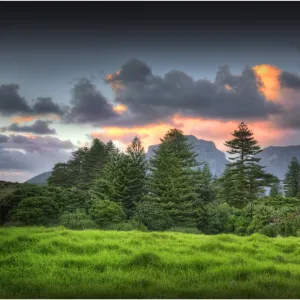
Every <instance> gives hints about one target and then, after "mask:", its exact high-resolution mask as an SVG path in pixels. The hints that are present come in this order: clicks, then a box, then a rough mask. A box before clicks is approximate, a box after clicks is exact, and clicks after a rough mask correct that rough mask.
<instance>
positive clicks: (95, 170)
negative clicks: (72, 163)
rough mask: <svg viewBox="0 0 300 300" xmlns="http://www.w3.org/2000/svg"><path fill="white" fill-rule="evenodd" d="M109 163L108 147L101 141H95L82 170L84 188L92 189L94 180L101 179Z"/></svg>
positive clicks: (86, 156)
mask: <svg viewBox="0 0 300 300" xmlns="http://www.w3.org/2000/svg"><path fill="white" fill-rule="evenodd" d="M107 161H108V151H107V147H106V145H105V144H104V143H103V142H101V141H100V140H98V139H94V140H93V143H92V146H91V147H90V149H89V150H88V151H87V153H86V155H85V162H84V166H83V170H82V171H83V178H82V188H84V189H89V188H91V186H92V185H93V182H94V180H96V179H98V178H101V176H102V175H103V170H104V166H105V164H106V163H107Z"/></svg>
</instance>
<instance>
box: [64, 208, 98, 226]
mask: <svg viewBox="0 0 300 300" xmlns="http://www.w3.org/2000/svg"><path fill="white" fill-rule="evenodd" d="M59 224H60V225H63V226H65V227H66V228H69V229H75V230H76V229H77V230H80V229H90V228H97V227H98V226H97V224H96V223H95V222H94V221H93V220H92V219H91V218H90V216H88V215H87V214H86V213H84V212H82V211H80V210H77V211H76V212H65V213H63V214H62V215H61V216H60V218H59Z"/></svg>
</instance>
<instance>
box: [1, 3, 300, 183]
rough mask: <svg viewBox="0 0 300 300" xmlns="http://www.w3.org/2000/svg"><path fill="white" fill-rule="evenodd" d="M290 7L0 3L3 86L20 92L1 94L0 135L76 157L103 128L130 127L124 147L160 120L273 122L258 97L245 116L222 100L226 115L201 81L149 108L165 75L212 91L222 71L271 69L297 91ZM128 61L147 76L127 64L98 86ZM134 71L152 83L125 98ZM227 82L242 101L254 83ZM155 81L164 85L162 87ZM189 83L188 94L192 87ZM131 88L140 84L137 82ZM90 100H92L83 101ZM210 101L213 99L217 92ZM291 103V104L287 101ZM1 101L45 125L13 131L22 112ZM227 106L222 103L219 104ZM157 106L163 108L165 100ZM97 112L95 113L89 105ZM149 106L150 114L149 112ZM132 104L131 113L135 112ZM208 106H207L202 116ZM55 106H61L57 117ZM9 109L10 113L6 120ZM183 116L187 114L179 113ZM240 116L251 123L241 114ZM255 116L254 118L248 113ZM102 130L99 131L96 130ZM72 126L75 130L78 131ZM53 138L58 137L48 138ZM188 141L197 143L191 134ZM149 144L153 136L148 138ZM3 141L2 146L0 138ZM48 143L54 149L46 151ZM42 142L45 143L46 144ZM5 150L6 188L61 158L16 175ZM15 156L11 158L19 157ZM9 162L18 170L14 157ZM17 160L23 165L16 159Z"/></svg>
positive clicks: (298, 63) (294, 10)
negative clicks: (122, 90) (28, 138)
mask: <svg viewBox="0 0 300 300" xmlns="http://www.w3.org/2000/svg"><path fill="white" fill-rule="evenodd" d="M297 4H298V3H297V2H268V1H267V2H1V4H0V85H10V84H14V85H18V86H19V89H18V91H16V89H15V87H13V86H9V88H7V86H4V87H2V94H1V87H0V128H5V129H3V130H2V131H3V134H4V135H7V136H9V135H10V134H15V135H16V134H19V135H23V134H24V132H28V134H31V135H34V134H41V133H42V132H44V133H45V135H44V137H45V139H48V138H49V135H50V136H51V137H53V138H54V137H55V138H57V139H58V140H59V141H66V140H70V141H71V142H72V143H73V144H74V147H76V146H78V144H77V142H80V143H83V142H86V141H88V140H89V139H88V138H87V135H90V134H91V133H93V132H99V130H100V132H101V130H102V129H103V128H105V126H110V127H112V126H120V128H121V127H122V128H123V129H122V130H125V129H124V126H125V127H126V126H127V129H126V130H127V131H126V132H129V133H128V134H129V136H128V137H127V138H128V139H129V138H131V135H132V134H134V133H135V132H134V131H132V130H131V129H130V128H132V127H133V126H140V127H143V128H146V127H147V126H150V125H149V124H150V123H151V120H153V122H152V123H157V122H158V121H159V120H164V122H165V123H166V124H171V123H170V118H171V116H172V115H174V114H177V113H179V114H181V115H182V114H183V115H185V116H187V115H188V116H193V117H200V116H201V118H206V119H208V120H214V121H216V120H221V121H222V122H223V121H224V120H226V122H229V121H230V120H231V119H230V118H232V120H237V118H238V117H239V116H240V117H241V118H246V117H249V118H250V117H251V118H256V117H257V118H264V116H265V115H269V114H274V113H275V111H277V113H278V110H279V108H278V107H275V106H276V105H273V104H272V105H273V106H274V107H273V106H272V105H271V104H270V103H267V105H265V104H264V102H259V101H262V100H261V99H258V98H259V97H258V98H257V95H256V94H255V95H252V94H251V93H250V92H249V93H250V94H249V93H248V94H247V95H245V96H243V99H246V100H243V101H248V100H247V99H249V101H250V102H251V101H252V102H251V103H254V102H255V101H256V100H255V99H258V100H257V101H258V102H257V103H258V104H257V105H258V106H255V105H254V104H253V105H251V107H252V108H253V109H252V110H251V107H250V108H249V109H248V107H247V106H246V105H245V107H241V108H240V109H237V110H236V111H235V110H232V108H231V104H230V101H229V100H228V101H229V102H228V103H227V102H226V101H227V100H224V103H226V105H225V104H224V106H220V105H219V104H218V103H219V102H218V101H223V100H217V99H219V98H218V97H219V96H216V97H215V98H211V97H212V96H211V94H209V93H211V92H212V91H213V90H214V89H216V86H213V85H207V84H206V82H205V81H201V82H198V83H195V85H194V83H193V84H192V83H191V85H187V86H188V87H189V88H187V90H189V91H193V92H189V93H188V94H184V93H183V95H184V96H182V98H178V99H177V98H176V99H175V98H174V99H173V100H172V101H171V102H170V103H171V104H172V105H171V106H174V107H171V106H170V105H169V104H167V105H166V107H161V106H155V105H154V106H152V104H153V103H154V102H155V101H156V100H155V99H156V98H157V97H158V99H159V97H163V98H164V96H161V94H160V91H161V90H164V89H166V84H167V83H168V84H170V82H169V81H168V80H171V81H172V80H173V79H172V78H173V77H172V76H173V75H172V76H171V77H170V76H169V77H168V80H167V79H166V77H164V76H165V74H167V73H168V72H170V71H171V70H179V71H180V72H183V73H184V74H187V75H188V76H190V77H192V78H193V79H194V80H195V81H197V80H203V78H205V79H207V80H209V81H210V82H214V81H215V78H216V75H217V72H218V69H219V67H220V66H224V65H228V66H229V68H230V72H232V74H241V72H242V71H243V70H244V68H245V67H247V66H248V67H249V68H252V67H253V66H257V65H271V66H276V67H277V68H279V69H280V70H282V71H286V72H287V73H284V74H285V78H284V80H285V81H284V82H287V81H288V82H289V83H290V84H293V86H294V87H295V86H296V87H297V86H298V77H295V76H294V77H293V74H296V73H298V72H299V70H300V53H299V45H300V18H299V13H298V12H299V9H298V6H299V5H297ZM130 59H138V60H140V61H141V62H143V63H145V65H146V66H144V65H143V64H142V63H137V62H136V61H134V62H131V64H129V66H127V69H126V68H125V69H126V70H127V71H126V72H127V73H126V72H125V71H124V72H125V73H126V76H125V75H124V74H125V73H124V72H123V73H124V74H123V73H122V74H123V75H122V76H123V77H122V78H121V77H120V78H117V77H116V78H115V79H116V80H115V81H110V82H105V81H104V78H105V76H106V75H107V74H114V72H116V70H118V69H122V66H123V65H124V64H125V63H126V62H127V61H129V60H130ZM141 65H142V67H143V68H144V69H145V72H146V73H147V72H148V71H147V70H148V69H147V68H148V67H149V68H150V69H151V72H148V73H149V74H148V73H147V74H148V75H149V76H150V77H151V76H154V77H153V78H152V77H151V78H152V79H151V80H152V81H151V80H150V82H151V84H150V83H149V82H147V84H145V85H143V87H141V86H139V89H137V87H136V86H135V89H132V86H131V81H130V76H131V75H130V74H129V73H130V72H132V74H133V75H132V76H134V72H135V70H136V68H137V66H138V68H140V67H141ZM125 69H124V70H125ZM224 72H225V73H224ZM226 72H227V71H224V70H223V73H224V74H225V75H226V76H227V77H226V76H225V75H224V74H223V75H222V76H225V77H226V78H227V79H228V80H229V81H228V82H231V84H232V86H234V84H236V85H237V86H238V87H239V91H240V90H241V89H242V90H243V93H244V89H245V88H244V86H245V84H246V83H247V84H248V82H250V81H251V80H252V79H251V74H250V75H249V74H248V73H247V72H246V73H245V74H244V75H243V77H241V78H239V79H238V78H237V77H235V76H233V75H232V74H229V73H228V72H227V73H226ZM128 74H129V75H130V76H129V75H128ZM184 74H183V75H182V74H181V73H180V74H179V75H178V74H177V75H176V76H183V77H184V76H185V75H184ZM140 75H141V74H140ZM140 75H139V76H140ZM155 76H156V77H155ZM219 76H221V75H219ZM228 76H229V77H228ZM83 77H85V78H86V79H87V81H84V82H83V81H81V82H80V88H81V89H79V88H78V89H77V90H76V91H77V94H76V95H77V96H76V95H75V96H74V95H73V94H74V87H75V86H74V85H75V84H76V82H78V80H79V79H80V78H83ZM158 77H159V78H160V79H159V80H158V79H157V78H158ZM155 78H156V79H155ZM170 78H171V79H170ZM154 79H155V80H156V81H155V80H154ZM181 79H182V78H181ZM227 79H226V80H227ZM76 80H77V81H76ZM147 80H148V79H147ZM153 80H154V81H153ZM162 80H164V82H163V83H162V82H161V81H162ZM186 80H187V81H186V82H187V84H188V82H189V79H186ZM222 80H223V79H222ZM249 80H250V81H249ZM137 81H138V82H142V79H141V80H137ZM90 82H92V85H91V84H90ZM116 82H117V83H120V82H122V84H123V85H126V86H127V87H128V86H129V85H130V92H131V94H130V95H129V96H128V95H127V96H126V97H125V96H124V95H123V96H122V97H121V96H120V95H117V94H116V93H115V90H114V88H112V87H113V84H114V83H116ZM282 82H283V80H282ZM144 83H145V82H144ZM144 83H143V84H144ZM153 84H154V85H156V89H157V90H156V92H155V93H156V94H155V97H156V98H153V99H154V100H153V101H154V102H153V103H152V102H151V101H152V100H151V99H152V98H151V97H153V95H149V94H145V90H143V91H144V93H143V94H138V93H140V92H141V88H145V87H147V88H149V86H152V85H153ZM189 84H190V83H189ZM250 85H251V84H250ZM241 86H242V87H241ZM194 89H195V90H194ZM254 89H255V88H254ZM72 91H73V94H72ZM91 91H92V92H91ZM181 91H183V90H181ZM201 91H204V92H203V95H202V98H201V99H202V100H199V101H200V102H201V101H204V103H206V104H203V103H202V104H203V105H204V106H203V105H202V106H199V105H198V102H197V101H198V100H197V99H196V98H197V97H196V96H195V95H197V93H198V94H201V93H202V92H201ZM9 93H12V94H13V96H11V94H10V97H11V98H9V97H8V94H9ZM91 93H93V95H94V96H93V97H94V98H93V97H91V96H90V95H91ZM193 93H195V95H194V94H193ZM213 93H217V92H216V91H215V90H214V91H213ZM191 94H193V96H191ZM72 95H73V96H72ZM95 95H96V96H95ZM137 95H138V96H137ZM215 95H217V94H215ZM194 96H195V97H196V98H195V99H194V98H193V97H194ZM248 96H249V97H248ZM1 97H2V98H1ZM72 97H73V98H72ZM76 97H77V98H76ZM134 97H137V99H138V102H132V103H131V102H130V101H136V100H135V98H134ZM185 97H186V98H185ZM233 97H234V96H233ZM285 97H287V96H285ZM289 97H292V96H290V95H289ZM295 97H296V98H297V97H298V96H293V99H296V98H295ZM37 98H42V100H39V101H40V102H39V105H40V106H38V105H37V106H34V103H35V102H34V101H37V100H36V99H37ZM8 99H15V100H10V103H13V101H19V102H18V103H19V104H20V103H21V102H22V101H23V100H24V99H25V100H24V101H25V102H26V103H28V105H27V104H26V105H27V106H26V105H25V104H24V103H25V102H24V103H23V104H24V105H23V110H26V113H27V114H29V113H30V114H32V115H33V116H39V119H38V118H37V117H35V118H34V119H32V120H31V121H32V122H34V121H36V120H38V121H40V120H42V121H44V123H43V122H42V123H41V122H38V123H36V124H33V123H30V122H27V123H21V122H20V123H18V124H17V125H16V124H12V123H13V122H14V121H15V120H14V119H13V117H18V116H23V115H24V113H25V112H24V111H23V112H22V111H21V110H20V107H19V108H18V109H19V111H17V104H13V105H12V104H10V107H8V106H7V105H6V106H5V105H4V103H8ZM22 99H23V100H22ZM47 99H48V100H47ZM49 99H50V100H49ZM72 99H73V100H72ZM182 99H187V100H184V101H186V102H184V105H182V103H181V102H180V101H183V100H182ZM209 99H210V100H209ZM220 99H223V98H222V97H221V98H220ZM225 99H227V98H226V96H225ZM230 99H231V98H230ZM253 99H254V100H253ZM297 99H298V98H297ZM164 100H166V99H165V98H164ZM1 101H2V106H1ZM5 101H6V102H5ZM32 101H33V102H32ZM72 101H73V102H72ZM97 101H98V102H97ZM143 101H144V102H143ZM147 101H148V102H147ZM205 101H206V102H205ZM214 101H216V103H217V108H216V109H212V110H211V109H210V105H212V103H215V102H214ZM295 101H296V100H295ZM96 102H97V104H95V103H96ZM150 102H151V103H152V104H151V106H149V107H148V106H147V105H149V103H150ZM200 102H199V103H200ZM16 103H17V102H16ZM31 103H32V104H31ZM87 103H93V105H92V106H94V107H98V110H97V109H94V111H91V110H90V108H89V107H87ZM133 103H135V104H134V105H135V108H134V105H133ZM180 103H181V104H180ZM207 103H209V107H208V104H207ZM116 104H122V105H126V106H127V107H128V111H130V112H132V113H133V115H134V116H135V118H131V119H130V120H129V119H128V118H127V119H126V118H125V119H124V120H117V119H113V120H116V121H113V122H112V121H111V120H110V119H108V117H112V118H114V117H115V116H114V113H113V112H111V107H110V105H116ZM159 104H160V103H159ZM14 105H15V106H14ZM53 105H54V106H53ZM55 105H59V106H60V107H61V109H60V108H59V109H58V108H57V107H56V106H55ZM65 105H67V106H70V107H71V110H70V112H69V113H68V114H67V117H66V119H64V117H63V118H62V117H61V116H62V115H64V113H63V112H62V110H63V106H65ZM97 105H98V106H97ZM143 105H146V106H143ZM41 106H43V108H41ZM1 107H2V108H1ZM14 107H15V109H16V111H15V113H13V112H12V110H13V109H14ZM150 107H151V109H150ZM169 108H170V109H169ZM233 108H234V106H233ZM1 109H2V112H1ZM182 109H184V110H185V112H184V113H183V110H182ZM92 110H93V109H92ZM246 110H249V111H251V113H249V114H246ZM191 111H193V112H191ZM256 111H257V113H255V112H256ZM281 111H282V110H281ZM46 112H52V113H53V112H55V113H56V114H57V115H58V116H59V117H60V118H62V119H61V120H67V121H59V122H55V121H53V120H52V119H51V122H52V123H47V124H46V123H45V122H46V121H47V120H46V119H45V117H44V116H45V115H46ZM58 112H59V113H58ZM22 114H23V115H22ZM239 114H240V115H239ZM276 118H277V117H276ZM98 119H99V122H96V123H97V124H96V123H95V120H97V121H98ZM289 119H291V118H289ZM294 119H295V121H293V124H292V125H291V124H290V123H291V122H288V121H287V119H286V118H285V119H283V120H281V119H280V124H281V125H280V126H281V127H289V126H294V127H297V126H298V123H297V122H296V119H297V118H296V117H295V118H294ZM102 120H103V122H104V121H105V122H104V123H101V122H100V121H102ZM144 120H147V122H146V121H144ZM276 120H277V119H276ZM47 122H48V121H47ZM276 122H277V121H276ZM278 122H279V121H278ZM78 123H80V124H79V125H78ZM100 123H101V124H100ZM152 123H151V124H152ZM203 124H204V123H203ZM152 125H153V124H152ZM152 125H151V126H152ZM166 126H167V125H166ZM170 126H171V125H170ZM203 126H204V125H203ZM207 126H208V125H207ZM213 126H215V125H213ZM50 127H51V128H50ZM294 127H293V128H292V129H293V130H294V129H295V128H294ZM229 128H231V127H229ZM259 128H261V127H259ZM276 128H277V127H276ZM130 130H131V131H130ZM136 130H137V132H136V133H139V132H140V131H141V128H139V129H136ZM187 130H188V129H187ZM230 130H231V129H230ZM276 130H277V129H276ZM280 130H281V129H280ZM297 130H298V127H297ZM54 132H55V133H56V135H53V134H52V133H54ZM187 133H193V134H195V135H197V134H196V133H195V132H187ZM0 134H1V133H0ZM48 134H49V135H48ZM51 134H52V135H51ZM113 134H115V131H114V132H113V133H112V137H115V136H113ZM126 134H127V133H126ZM126 134H125V135H126ZM158 134H161V132H160V131H159V133H158V132H157V131H156V132H155V133H153V135H155V138H153V139H149V141H147V143H146V144H147V145H148V144H149V143H151V142H152V141H156V140H157V139H158V136H157V135H158ZM295 134H297V133H295ZM107 135H108V134H107ZM146 135H151V134H150V133H149V132H147V133H146ZM287 136H288V138H290V136H289V135H285V137H287ZM198 137H203V138H205V139H210V140H214V139H215V138H217V137H215V136H213V135H212V136H211V137H210V136H207V135H203V134H202V133H198ZM0 138H1V136H0ZM10 138H11V137H10ZM222 138H223V136H222ZM2 139H3V140H5V139H6V138H5V137H3V136H2ZM220 139H221V137H220ZM116 140H118V141H120V142H122V141H123V142H125V140H124V139H123V140H121V139H119V138H116ZM292 140H293V142H294V140H295V135H293V136H292V137H291V138H290V139H288V140H286V139H284V138H283V137H280V138H278V139H277V140H271V141H270V143H277V144H288V143H290V141H292ZM18 141H19V140H18ZM53 141H54V140H51V143H52V142H53ZM59 141H56V142H55V145H56V146H57V145H59ZM126 141H127V140H126ZM0 142H1V139H0ZM47 142H49V141H48V140H47ZM7 143H8V142H6V144H5V145H3V146H0V179H1V170H3V174H8V175H5V176H8V178H9V179H11V178H16V179H18V178H23V179H24V178H26V176H27V177H30V176H31V174H35V173H38V172H40V171H47V170H48V169H49V168H50V169H51V167H50V165H51V164H53V162H55V161H56V160H62V159H63V158H62V157H63V152H62V154H61V155H60V154H59V155H58V156H57V158H56V159H53V161H51V162H50V163H49V164H44V162H43V160H42V159H41V160H40V162H39V163H36V168H31V169H30V168H27V167H24V168H23V167H22V168H21V169H22V171H20V170H21V169H20V168H18V167H17V166H16V167H11V168H10V167H9V166H8V165H7V164H4V163H2V164H1V160H2V162H3V159H4V158H3V157H6V158H5V159H6V161H8V159H7V157H8V156H9V155H10V154H11V152H12V151H10V152H5V151H8V149H15V148H18V147H16V145H15V144H14V143H16V141H15V139H12V138H11V140H10V142H9V143H10V144H9V145H8V144H7ZM38 143H42V142H41V140H38ZM49 143H50V142H49ZM299 144H300V141H299ZM0 145H1V143H0ZM39 145H40V144H39ZM57 147H58V146H57ZM37 148H39V147H37ZM58 148H59V147H58ZM20 149H21V150H22V151H23V152H24V153H23V152H22V151H21V152H20V153H23V154H24V157H30V159H33V160H35V161H37V158H36V156H34V155H40V156H39V157H41V156H42V153H43V152H42V151H44V150H45V149H44V148H43V149H42V150H39V151H40V152H39V153H40V154H33V152H31V156H26V155H27V154H26V153H27V152H26V151H28V149H27V148H26V149H25V148H20ZM30 149H32V148H30ZM39 149H40V148H39ZM55 149H56V148H55ZM59 149H60V151H69V150H68V149H67V150H66V148H64V147H62V148H59ZM46 150H47V151H48V150H49V149H46ZM46 150H45V151H46ZM1 151H2V152H1ZM70 151H71V150H70ZM4 152H5V153H4ZM3 153H4V154H3ZM20 153H18V155H19V156H20V155H21V154H20ZM47 153H48V152H47ZM49 153H50V152H49ZM49 153H48V154H49ZM64 153H65V152H64ZM23 154H22V155H23ZM1 155H2V156H1ZM3 155H6V156H3ZM22 155H21V156H20V157H22ZM49 155H50V154H49ZM51 155H52V154H51ZM68 155H69V154H68ZM10 157H11V159H12V160H13V161H16V159H14V157H13V156H10ZM66 157H67V156H65V158H66ZM65 158H64V159H65ZM20 159H21V160H22V158H20ZM46 159H47V158H46ZM24 170H25V171H24ZM19 171H20V172H21V173H22V172H27V173H26V174H25V175H24V174H23V175H22V176H23V177H22V176H21V177H18V176H19V175H18V176H17V175H12V174H13V173H12V172H14V174H15V173H18V172H19ZM28 174H30V176H29V175H28ZM5 176H4V177H5ZM2 177H3V176H2ZM5 178H6V177H5ZM18 180H20V179H18Z"/></svg>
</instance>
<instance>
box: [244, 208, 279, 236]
mask: <svg viewBox="0 0 300 300" xmlns="http://www.w3.org/2000/svg"><path fill="white" fill-rule="evenodd" d="M274 216H275V209H274V208H273V207H272V206H267V205H265V204H259V205H256V206H255V207H254V210H253V218H252V221H251V223H250V225H249V226H248V228H247V232H248V233H250V234H251V233H254V232H260V230H261V229H262V228H263V227H264V226H266V225H268V224H270V223H273V219H274Z"/></svg>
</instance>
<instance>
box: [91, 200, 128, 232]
mask: <svg viewBox="0 0 300 300" xmlns="http://www.w3.org/2000/svg"><path fill="white" fill-rule="evenodd" d="M89 215H90V216H91V217H92V219H93V220H94V221H95V222H96V223H97V224H98V225H99V226H101V227H105V226H109V225H111V224H117V223H121V222H122V221H124V219H125V218H126V215H125V213H124V211H123V209H122V207H121V206H120V205H118V204H117V203H115V202H112V201H109V200H98V201H95V202H94V203H93V204H92V207H91V208H90V209H89Z"/></svg>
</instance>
